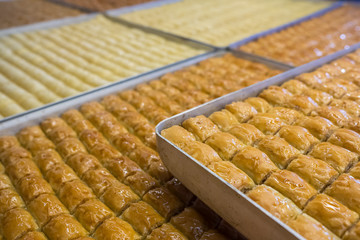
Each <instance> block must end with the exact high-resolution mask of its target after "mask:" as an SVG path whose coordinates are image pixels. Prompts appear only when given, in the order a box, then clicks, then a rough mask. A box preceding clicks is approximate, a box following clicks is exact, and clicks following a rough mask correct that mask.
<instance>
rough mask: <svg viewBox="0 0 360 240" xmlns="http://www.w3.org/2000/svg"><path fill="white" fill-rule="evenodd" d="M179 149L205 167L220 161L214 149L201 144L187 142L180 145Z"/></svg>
mask: <svg viewBox="0 0 360 240" xmlns="http://www.w3.org/2000/svg"><path fill="white" fill-rule="evenodd" d="M180 148H181V149H182V150H183V151H184V152H186V153H187V154H189V155H190V156H192V157H193V158H195V159H196V160H198V161H199V162H200V163H202V164H204V165H205V166H208V165H210V164H212V163H214V162H219V161H222V160H221V158H220V156H219V155H218V153H217V152H216V151H215V150H214V149H212V148H211V147H210V146H209V145H206V144H205V143H202V142H198V141H193V142H187V143H186V144H182V145H181V146H180Z"/></svg>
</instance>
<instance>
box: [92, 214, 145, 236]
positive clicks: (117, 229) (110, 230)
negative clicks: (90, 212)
mask: <svg viewBox="0 0 360 240" xmlns="http://www.w3.org/2000/svg"><path fill="white" fill-rule="evenodd" d="M93 237H94V238H95V239H96V240H120V239H124V240H133V239H134V240H138V239H141V237H140V236H139V234H138V233H136V232H135V231H134V229H133V228H132V227H131V225H130V224H129V223H127V222H125V221H124V220H121V219H120V218H117V217H112V218H109V219H107V220H105V221H104V222H103V223H102V224H101V225H100V226H99V227H98V228H97V229H96V231H95V233H94V235H93Z"/></svg>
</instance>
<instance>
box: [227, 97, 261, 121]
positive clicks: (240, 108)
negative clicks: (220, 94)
mask: <svg viewBox="0 0 360 240" xmlns="http://www.w3.org/2000/svg"><path fill="white" fill-rule="evenodd" d="M225 109H226V110H228V111H229V112H231V113H232V114H233V115H234V116H235V117H236V119H237V120H238V121H239V122H240V123H243V122H246V121H247V120H249V119H250V118H252V117H253V116H254V115H255V114H257V111H256V109H255V108H254V107H253V106H251V105H250V104H249V103H246V102H240V101H239V102H233V103H231V104H228V105H226V106H225Z"/></svg>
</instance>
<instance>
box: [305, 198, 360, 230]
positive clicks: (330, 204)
mask: <svg viewBox="0 0 360 240" xmlns="http://www.w3.org/2000/svg"><path fill="white" fill-rule="evenodd" d="M304 212H305V213H306V214H308V215H310V216H311V217H313V218H315V219H316V220H318V221H319V222H320V223H322V224H323V225H324V226H325V227H327V228H328V229H329V230H331V231H332V232H333V233H335V234H336V235H337V236H342V235H343V233H344V232H345V231H346V229H348V228H349V227H350V226H351V225H352V224H354V223H355V222H356V221H357V219H358V218H359V215H358V214H357V213H356V212H354V211H351V210H350V209H348V208H347V207H345V206H344V205H342V204H341V203H340V202H338V201H336V200H335V199H334V198H332V197H329V196H328V195H326V194H319V195H317V196H316V197H315V198H314V199H313V200H311V201H310V202H309V203H308V204H307V206H306V207H305V209H304Z"/></svg>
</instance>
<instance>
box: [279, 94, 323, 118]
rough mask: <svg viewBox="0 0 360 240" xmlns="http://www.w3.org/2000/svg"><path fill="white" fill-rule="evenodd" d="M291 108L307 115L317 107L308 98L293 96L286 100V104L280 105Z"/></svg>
mask: <svg viewBox="0 0 360 240" xmlns="http://www.w3.org/2000/svg"><path fill="white" fill-rule="evenodd" d="M282 106H287V107H290V108H293V109H295V110H297V111H300V112H302V113H303V114H305V115H309V114H310V113H311V112H312V111H313V110H314V109H316V108H317V107H318V106H319V105H318V104H317V103H316V102H315V101H314V100H313V99H312V98H311V97H308V96H303V95H295V96H292V97H290V98H289V99H288V103H286V104H284V105H282Z"/></svg>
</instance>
